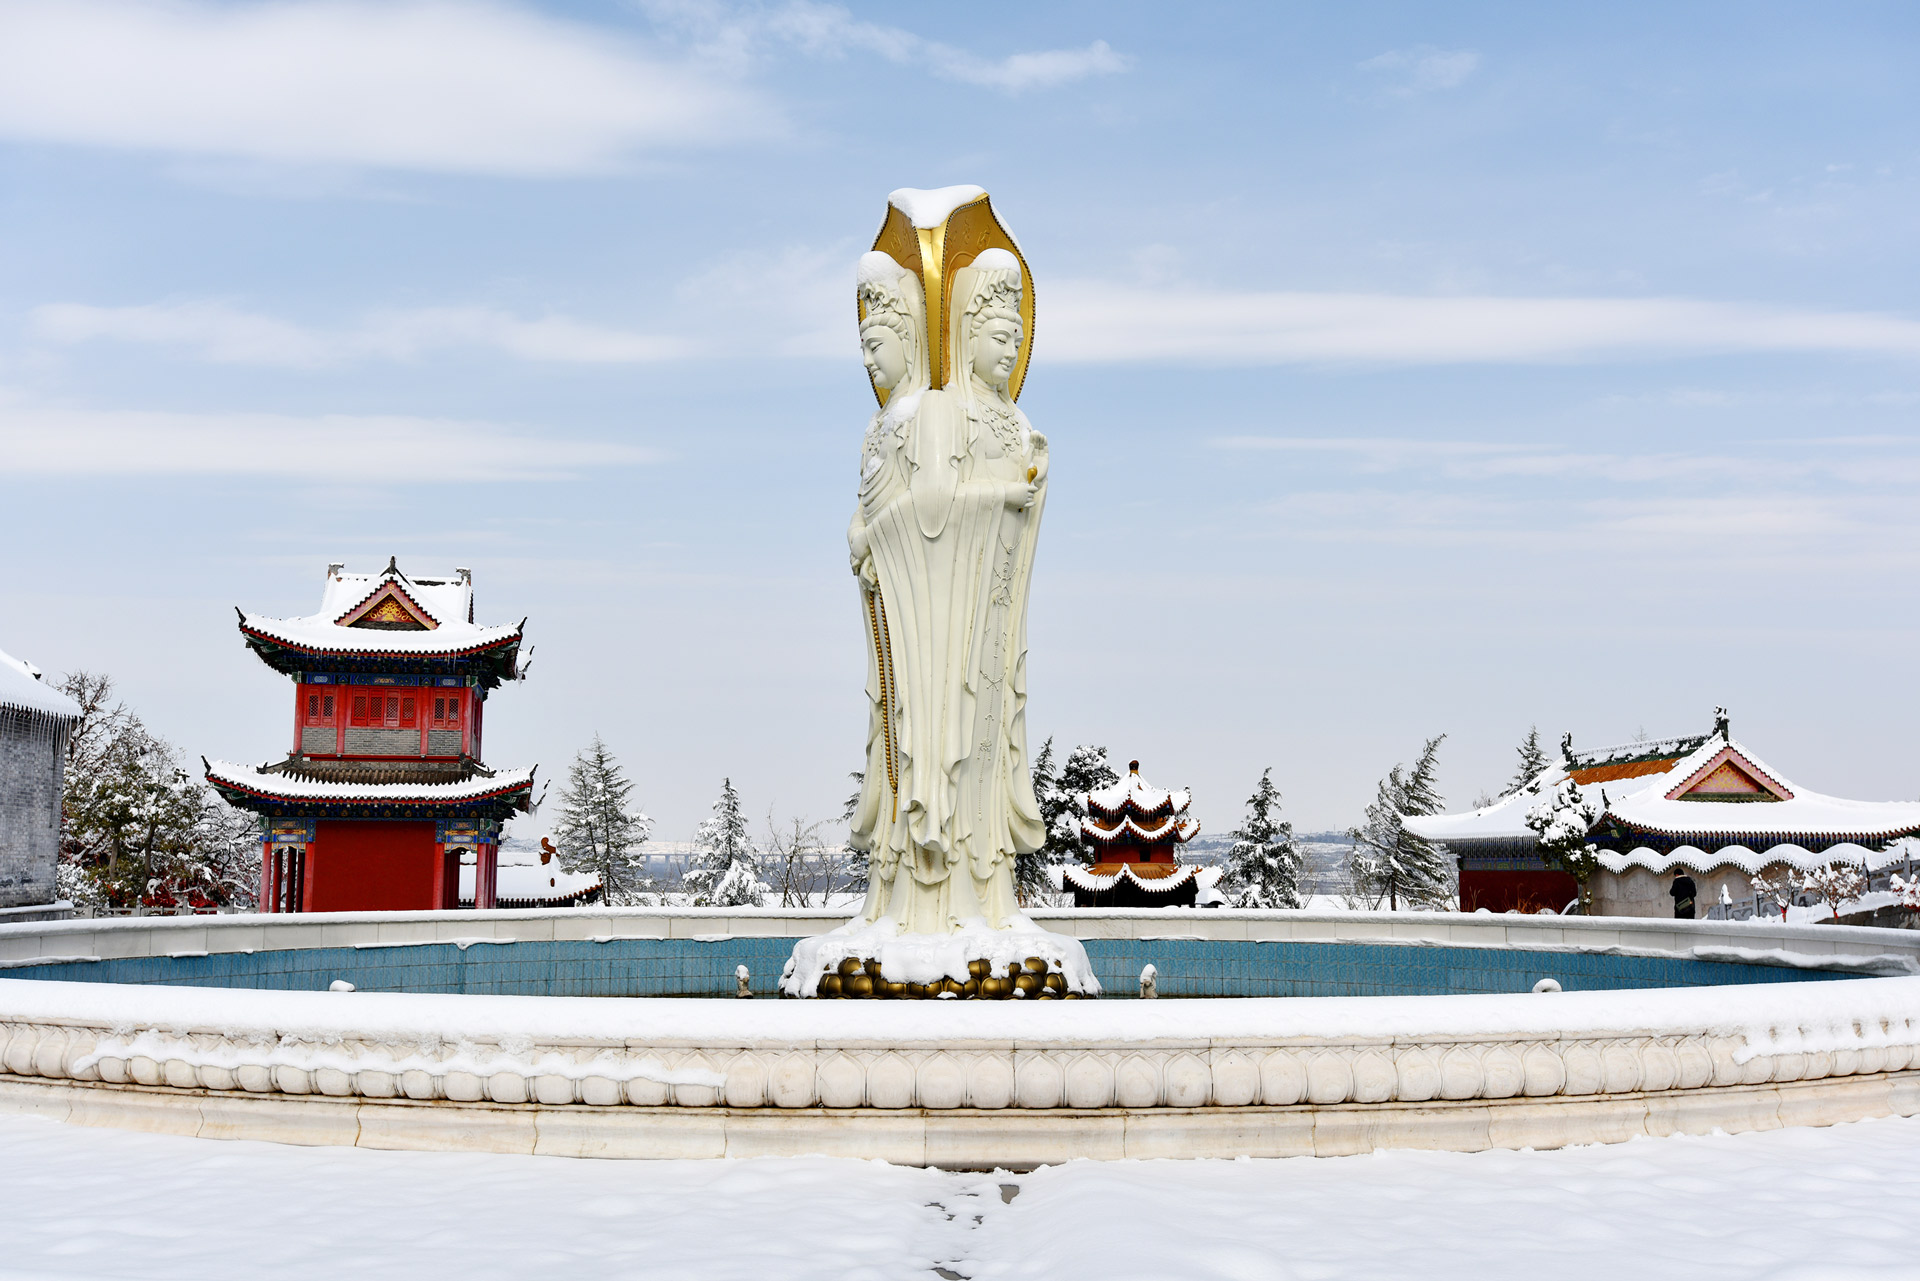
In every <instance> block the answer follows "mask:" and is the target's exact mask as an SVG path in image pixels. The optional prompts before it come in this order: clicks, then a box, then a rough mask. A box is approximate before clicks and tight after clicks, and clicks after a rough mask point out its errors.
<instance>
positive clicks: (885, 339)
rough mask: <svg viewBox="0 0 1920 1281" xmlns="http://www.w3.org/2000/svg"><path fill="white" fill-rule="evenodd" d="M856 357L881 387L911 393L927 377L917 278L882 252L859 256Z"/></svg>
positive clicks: (924, 310) (921, 298)
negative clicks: (858, 346) (857, 351)
mask: <svg viewBox="0 0 1920 1281" xmlns="http://www.w3.org/2000/svg"><path fill="white" fill-rule="evenodd" d="M855 292H856V295H857V297H858V298H859V300H860V309H861V312H862V319H861V321H860V358H861V360H862V361H863V362H865V364H866V366H867V375H868V376H869V377H870V378H872V379H873V385H874V387H875V388H876V389H877V390H879V391H882V392H889V393H902V392H911V391H914V390H916V389H918V388H922V387H925V386H926V382H927V337H926V334H927V325H926V314H927V308H926V302H925V298H924V295H923V294H922V293H921V290H920V278H919V277H918V276H915V275H914V274H913V273H912V272H911V271H908V270H907V269H906V268H905V267H902V266H901V265H900V264H899V263H897V262H895V261H894V260H893V258H892V257H891V256H889V255H887V254H883V253H879V252H877V251H876V252H874V253H866V254H862V255H860V268H859V272H858V277H857V284H856V286H855Z"/></svg>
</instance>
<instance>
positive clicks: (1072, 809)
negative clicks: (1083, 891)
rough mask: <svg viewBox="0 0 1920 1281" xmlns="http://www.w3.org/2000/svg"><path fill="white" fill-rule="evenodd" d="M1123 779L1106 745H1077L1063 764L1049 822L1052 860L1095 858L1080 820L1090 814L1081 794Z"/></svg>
mask: <svg viewBox="0 0 1920 1281" xmlns="http://www.w3.org/2000/svg"><path fill="white" fill-rule="evenodd" d="M1049 741H1051V740H1049ZM1119 781H1120V775H1119V774H1118V773H1116V772H1115V770H1114V768H1113V766H1112V765H1111V764H1110V763H1109V762H1108V760H1107V749H1106V748H1104V747H1101V746H1099V745H1097V744H1094V743H1082V744H1080V746H1078V747H1076V748H1074V749H1073V751H1072V752H1071V753H1070V754H1069V755H1068V756H1067V763H1066V764H1065V765H1063V766H1061V767H1060V782H1059V786H1058V789H1057V791H1056V803H1055V809H1054V814H1053V816H1052V817H1051V818H1050V819H1049V820H1048V823H1047V848H1046V853H1047V858H1048V861H1049V862H1053V863H1091V862H1093V850H1092V848H1091V847H1090V846H1089V845H1088V844H1087V842H1086V841H1085V840H1084V839H1082V837H1081V835H1080V820H1081V818H1083V817H1084V816H1085V815H1086V808H1085V807H1084V806H1082V805H1081V803H1080V798H1081V797H1082V796H1085V795H1086V794H1087V793H1088V792H1097V791H1099V790H1100V789H1101V788H1103V787H1112V786H1113V785H1114V784H1115V783H1118V782H1119ZM1041 813H1042V814H1043V815H1044V814H1045V813H1046V811H1045V810H1044V809H1043V810H1042V811H1041Z"/></svg>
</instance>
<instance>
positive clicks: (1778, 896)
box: [1752, 871, 1793, 921]
mask: <svg viewBox="0 0 1920 1281" xmlns="http://www.w3.org/2000/svg"><path fill="white" fill-rule="evenodd" d="M1752 884H1753V892H1754V893H1755V894H1757V895H1758V896H1759V897H1761V898H1763V899H1764V898H1770V899H1772V900H1773V905H1774V906H1775V907H1777V908H1779V909H1780V919H1781V920H1783V921H1784V920H1786V919H1787V908H1788V907H1789V906H1790V905H1791V904H1792V903H1793V873H1792V872H1791V871H1782V872H1781V873H1780V875H1779V876H1777V877H1774V878H1773V879H1771V880H1769V879H1768V878H1766V877H1764V876H1756V877H1753V878H1752Z"/></svg>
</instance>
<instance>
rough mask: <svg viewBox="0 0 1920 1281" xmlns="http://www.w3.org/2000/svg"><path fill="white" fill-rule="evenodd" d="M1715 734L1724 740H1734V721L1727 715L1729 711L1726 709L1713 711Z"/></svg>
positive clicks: (1719, 708)
mask: <svg viewBox="0 0 1920 1281" xmlns="http://www.w3.org/2000/svg"><path fill="white" fill-rule="evenodd" d="M1713 732H1714V733H1715V734H1718V735H1719V736H1720V737H1721V738H1724V739H1728V740H1731V739H1732V738H1733V720H1732V718H1731V717H1729V716H1728V715H1727V709H1726V708H1724V707H1716V708H1714V709H1713Z"/></svg>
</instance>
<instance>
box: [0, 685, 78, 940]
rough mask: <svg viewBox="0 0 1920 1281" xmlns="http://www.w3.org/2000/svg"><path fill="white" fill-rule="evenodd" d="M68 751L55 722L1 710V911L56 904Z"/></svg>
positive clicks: (62, 734)
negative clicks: (55, 876)
mask: <svg viewBox="0 0 1920 1281" xmlns="http://www.w3.org/2000/svg"><path fill="white" fill-rule="evenodd" d="M65 747H66V734H65V732H64V731H62V730H59V729H58V728H57V726H56V723H55V722H52V721H49V720H47V719H46V718H45V717H39V716H29V715H27V714H26V713H23V712H14V711H7V710H4V709H0V907H25V906H28V905H29V904H34V903H51V902H53V898H54V888H53V869H54V865H55V863H56V862H57V861H58V860H59V857H60V778H61V769H62V766H63V764H64V756H65Z"/></svg>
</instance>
